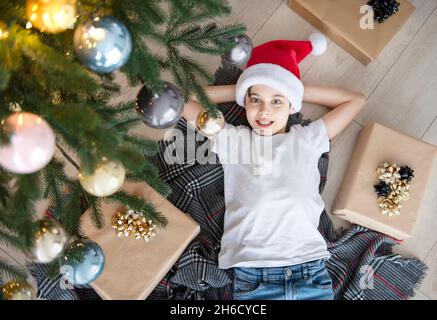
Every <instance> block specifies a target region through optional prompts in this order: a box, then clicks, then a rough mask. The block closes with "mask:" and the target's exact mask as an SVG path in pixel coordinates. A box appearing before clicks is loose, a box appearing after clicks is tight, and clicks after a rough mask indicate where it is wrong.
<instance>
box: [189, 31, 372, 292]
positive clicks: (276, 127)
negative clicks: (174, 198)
mask: <svg viewBox="0 0 437 320" xmlns="http://www.w3.org/2000/svg"><path fill="white" fill-rule="evenodd" d="M314 38H318V39H319V40H320V36H319V37H314ZM322 40H323V41H325V47H326V39H324V38H323V39H322ZM322 46H323V43H322ZM313 48H316V50H314V51H318V52H317V53H318V54H320V53H321V51H323V50H319V49H320V44H316V43H314V42H313V43H312V42H310V41H289V40H275V41H270V42H267V43H265V44H262V45H260V46H258V47H256V48H254V49H253V53H252V56H251V58H250V60H249V61H248V63H247V67H246V69H245V71H244V72H243V73H242V74H241V76H240V78H239V80H238V82H237V84H236V85H227V86H209V87H206V88H205V90H206V92H207V94H208V95H209V97H210V99H211V100H212V101H213V103H216V104H217V103H224V102H230V101H236V102H237V103H238V104H239V105H240V106H242V107H244V108H245V109H246V117H247V120H248V122H249V124H250V126H251V128H248V127H245V126H237V127H235V126H232V125H230V124H228V123H226V124H225V126H224V128H223V129H222V130H221V131H220V132H219V133H218V134H217V135H216V136H215V137H214V138H213V139H212V151H213V152H215V153H216V154H217V155H218V157H219V160H220V163H221V164H222V165H223V170H224V181H225V186H224V187H225V204H226V213H225V221H224V232H223V237H222V240H221V251H220V254H219V267H220V268H222V269H228V268H234V271H235V281H234V298H235V299H282V300H283V299H285V300H302V299H333V289H332V281H331V278H330V276H329V274H328V271H327V269H326V266H325V261H326V260H327V259H329V257H330V253H329V252H328V250H327V245H326V242H325V240H324V239H323V237H322V235H321V234H320V233H319V231H318V229H317V228H318V225H319V219H320V214H321V213H322V211H323V209H324V203H323V200H322V198H321V196H320V194H319V191H318V186H319V182H320V174H319V171H318V167H317V165H318V161H319V158H320V156H321V155H322V154H323V153H325V152H328V151H329V150H330V143H329V140H330V139H332V138H333V137H335V136H336V135H337V134H339V133H340V132H341V131H342V130H343V129H344V128H345V127H346V126H347V125H348V124H349V123H350V122H352V120H353V119H354V117H355V116H356V115H357V114H358V112H359V111H360V110H361V109H362V108H363V106H364V104H365V98H364V96H363V95H362V94H361V93H357V92H351V91H347V90H343V89H338V88H330V87H322V86H309V85H305V86H304V85H303V83H302V82H301V81H300V75H299V69H298V63H299V62H300V61H301V60H302V59H303V58H304V57H305V56H307V55H308V54H309V53H310V52H312V51H313ZM313 53H314V52H313ZM302 101H305V102H309V103H315V104H320V105H324V106H326V107H328V108H330V109H332V110H331V111H329V112H328V113H327V114H325V115H324V116H323V117H322V118H321V119H318V120H316V121H314V122H312V123H311V124H310V125H308V126H301V125H294V126H292V127H291V129H290V131H289V132H288V133H287V132H286V131H285V128H286V124H287V120H288V118H289V115H290V114H293V113H295V112H299V111H300V110H301V107H302ZM202 111H203V107H202V106H201V105H200V104H199V103H198V102H197V101H196V100H195V99H193V100H192V101H191V102H189V103H187V104H186V105H185V107H184V112H183V117H184V118H185V119H186V120H187V121H188V122H189V123H194V122H195V121H196V118H197V116H198V115H199V113H200V112H202ZM248 156H250V160H249V161H244V159H245V160H247V159H248ZM242 159H243V160H242Z"/></svg>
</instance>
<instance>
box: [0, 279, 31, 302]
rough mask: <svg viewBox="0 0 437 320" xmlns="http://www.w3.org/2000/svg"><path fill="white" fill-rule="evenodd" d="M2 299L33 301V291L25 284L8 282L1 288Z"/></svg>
mask: <svg viewBox="0 0 437 320" xmlns="http://www.w3.org/2000/svg"><path fill="white" fill-rule="evenodd" d="M2 295H3V299H6V300H34V299H36V292H35V289H34V288H33V287H32V286H31V285H29V284H28V283H26V282H22V281H10V282H8V283H6V284H5V285H4V286H3V287H2Z"/></svg>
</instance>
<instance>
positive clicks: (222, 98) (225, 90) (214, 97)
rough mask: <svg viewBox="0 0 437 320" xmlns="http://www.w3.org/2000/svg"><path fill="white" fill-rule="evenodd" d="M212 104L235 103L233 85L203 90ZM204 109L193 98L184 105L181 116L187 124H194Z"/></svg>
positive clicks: (208, 87)
mask: <svg viewBox="0 0 437 320" xmlns="http://www.w3.org/2000/svg"><path fill="white" fill-rule="evenodd" d="M203 89H204V90H205V93H206V94H207V95H208V97H209V99H210V100H211V102H212V103H214V104H218V103H224V102H230V101H235V84H232V85H225V86H207V87H204V88H203ZM203 110H204V108H203V107H202V106H201V105H200V103H199V102H198V101H197V99H196V97H195V96H192V97H191V100H190V102H188V103H186V104H185V105H184V111H183V113H182V116H183V117H184V118H185V120H187V122H196V119H197V116H198V115H199V113H201V112H202V111H203Z"/></svg>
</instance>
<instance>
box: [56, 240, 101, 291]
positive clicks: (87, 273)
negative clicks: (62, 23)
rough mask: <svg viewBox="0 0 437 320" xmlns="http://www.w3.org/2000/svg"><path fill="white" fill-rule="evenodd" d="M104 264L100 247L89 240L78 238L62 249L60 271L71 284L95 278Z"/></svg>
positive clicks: (87, 282) (82, 283) (82, 282)
mask: <svg viewBox="0 0 437 320" xmlns="http://www.w3.org/2000/svg"><path fill="white" fill-rule="evenodd" d="M104 266H105V255H104V254H103V250H102V248H100V246H99V245H98V244H97V243H95V242H94V241H91V240H78V241H75V242H73V243H71V244H70V245H68V246H67V248H66V249H65V251H64V254H63V257H62V259H61V261H60V268H61V273H62V275H63V277H64V278H65V279H67V280H68V281H69V282H70V283H72V284H73V285H85V284H89V283H90V282H92V281H94V280H96V279H97V278H98V277H99V276H100V274H101V273H102V271H103V268H104Z"/></svg>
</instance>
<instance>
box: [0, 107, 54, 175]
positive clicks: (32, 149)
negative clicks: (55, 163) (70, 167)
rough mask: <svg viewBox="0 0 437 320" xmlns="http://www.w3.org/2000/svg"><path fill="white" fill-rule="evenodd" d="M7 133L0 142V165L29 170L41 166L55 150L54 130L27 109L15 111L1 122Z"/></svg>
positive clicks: (20, 170) (13, 170)
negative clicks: (6, 136) (2, 141)
mask: <svg viewBox="0 0 437 320" xmlns="http://www.w3.org/2000/svg"><path fill="white" fill-rule="evenodd" d="M2 127H3V130H5V131H6V133H7V134H8V135H9V136H10V141H9V142H8V143H7V144H4V145H1V146H0V165H1V166H2V167H4V168H5V169H6V170H8V171H10V172H13V173H18V174H29V173H33V172H36V171H38V170H40V169H42V168H43V167H45V166H46V165H47V164H48V163H49V162H50V160H51V159H52V158H53V155H54V154H55V145H56V144H55V142H56V139H55V134H54V133H53V131H52V129H51V128H50V126H49V125H48V123H47V122H46V121H45V120H44V119H42V118H41V117H39V116H37V115H36V114H33V113H29V112H18V113H14V114H12V115H10V116H9V117H7V118H6V119H5V120H4V121H3V122H2Z"/></svg>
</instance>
